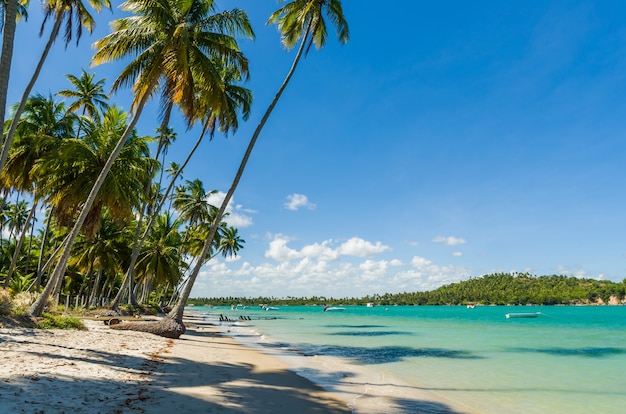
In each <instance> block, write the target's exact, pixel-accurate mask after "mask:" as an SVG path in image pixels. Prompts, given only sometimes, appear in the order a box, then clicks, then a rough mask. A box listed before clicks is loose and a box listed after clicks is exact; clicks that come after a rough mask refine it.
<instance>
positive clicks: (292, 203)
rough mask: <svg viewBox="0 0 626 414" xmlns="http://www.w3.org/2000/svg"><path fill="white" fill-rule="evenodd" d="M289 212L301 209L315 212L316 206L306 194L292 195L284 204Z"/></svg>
mask: <svg viewBox="0 0 626 414" xmlns="http://www.w3.org/2000/svg"><path fill="white" fill-rule="evenodd" d="M283 206H284V207H285V208H286V209H287V210H291V211H296V210H299V209H301V208H303V207H304V208H308V209H309V210H313V209H314V208H315V207H316V205H315V204H313V203H311V202H310V201H309V198H308V197H307V196H305V195H304V194H291V195H288V196H287V200H286V201H285V203H284V204H283Z"/></svg>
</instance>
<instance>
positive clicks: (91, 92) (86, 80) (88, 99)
mask: <svg viewBox="0 0 626 414" xmlns="http://www.w3.org/2000/svg"><path fill="white" fill-rule="evenodd" d="M65 76H66V77H67V79H68V80H69V81H70V83H71V84H72V86H74V89H63V90H62V91H59V92H57V95H61V96H64V97H66V98H73V99H74V102H72V103H71V104H70V105H69V106H68V107H67V110H68V111H69V112H78V111H80V110H81V109H82V112H81V115H85V114H87V115H89V116H90V117H91V118H97V117H99V116H100V112H103V111H106V110H107V108H108V107H109V104H108V102H107V101H108V100H109V97H108V96H107V95H106V94H105V93H104V82H105V80H104V79H100V80H99V81H97V82H94V78H95V76H96V75H95V74H94V73H87V72H86V71H85V70H84V69H83V72H82V74H81V76H80V78H78V77H76V76H74V75H71V74H68V75H65ZM76 135H77V136H79V135H80V134H78V133H77V134H76Z"/></svg>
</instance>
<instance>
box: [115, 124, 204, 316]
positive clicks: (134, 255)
mask: <svg viewBox="0 0 626 414" xmlns="http://www.w3.org/2000/svg"><path fill="white" fill-rule="evenodd" d="M205 133H206V128H204V129H203V130H202V133H201V134H200V136H199V137H198V140H197V141H196V143H195V144H194V146H193V148H192V149H191V151H189V154H187V158H186V159H185V162H184V163H183V165H182V166H181V167H180V168H179V169H178V171H176V174H174V176H173V177H172V179H171V180H170V183H169V185H168V186H167V190H165V193H164V194H163V198H162V199H161V201H160V202H159V205H158V206H157V207H156V208H154V209H153V211H152V214H150V219H149V220H148V224H146V228H145V229H144V231H143V235H142V236H141V240H140V241H139V243H137V244H134V245H133V246H134V247H133V252H132V255H131V257H130V265H129V266H128V270H127V271H126V275H125V276H124V280H123V282H122V288H121V289H120V291H119V292H118V293H117V295H115V298H114V299H113V302H111V304H110V305H109V308H110V309H112V310H117V308H118V307H119V304H120V301H121V300H122V295H123V291H124V289H125V287H126V285H127V284H130V287H129V291H130V292H132V282H131V281H130V278H132V277H133V273H134V270H133V269H134V268H135V264H136V263H137V258H138V257H139V253H140V252H141V248H142V247H143V244H144V243H145V241H146V239H147V238H148V233H149V232H150V229H152V225H153V224H154V221H155V220H156V218H157V216H158V215H159V212H160V211H161V209H162V208H163V204H165V200H167V197H168V196H169V194H170V191H172V188H174V183H176V180H177V179H178V176H179V175H180V174H181V173H182V171H183V169H184V168H185V166H186V165H187V164H188V163H189V160H190V159H191V157H192V156H193V154H194V153H195V152H196V150H197V149H198V147H199V146H200V143H201V142H202V139H203V138H204V135H205ZM142 214H143V213H142ZM141 217H143V215H142V216H141ZM140 223H141V221H140ZM139 227H140V226H139V225H138V226H137V229H139ZM135 235H137V234H136V232H135ZM133 305H134V304H133Z"/></svg>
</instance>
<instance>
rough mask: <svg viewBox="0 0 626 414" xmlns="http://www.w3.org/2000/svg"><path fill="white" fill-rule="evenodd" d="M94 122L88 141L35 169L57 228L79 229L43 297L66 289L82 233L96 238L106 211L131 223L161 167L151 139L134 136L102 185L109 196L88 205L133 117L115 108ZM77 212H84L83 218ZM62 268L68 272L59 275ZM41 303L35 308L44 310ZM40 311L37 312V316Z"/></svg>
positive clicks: (66, 147) (68, 144)
mask: <svg viewBox="0 0 626 414" xmlns="http://www.w3.org/2000/svg"><path fill="white" fill-rule="evenodd" d="M93 121H94V122H93V123H85V124H84V127H85V134H84V139H76V138H70V139H65V140H63V141H62V142H61V144H60V145H59V148H58V151H57V152H55V153H49V154H47V155H46V156H44V157H42V158H41V159H40V160H39V161H38V162H37V163H36V164H35V166H34V168H33V171H34V174H36V175H37V176H38V177H39V179H40V185H41V189H42V192H43V193H44V194H46V201H47V202H48V203H49V204H50V205H52V206H53V207H54V215H55V217H56V220H57V223H58V224H59V225H61V226H67V227H71V226H72V225H73V226H74V227H73V228H72V230H71V231H70V234H72V232H74V234H73V235H72V236H71V237H72V239H71V242H70V239H69V238H68V239H67V240H66V241H64V248H63V252H62V254H61V257H60V259H59V261H58V262H57V265H56V268H55V271H54V272H53V274H52V276H51V277H50V279H49V281H48V284H47V285H46V287H45V289H44V291H43V292H42V296H46V295H47V296H49V295H50V294H51V293H52V292H53V291H54V290H55V289H56V287H57V286H60V281H61V280H62V276H63V274H64V271H65V267H66V266H67V261H68V259H69V257H70V252H71V250H70V249H71V248H72V245H73V243H74V240H75V239H76V237H77V235H78V232H79V231H82V232H83V233H84V234H85V236H86V237H87V238H90V239H93V237H94V236H95V234H96V232H97V230H98V226H99V224H100V223H101V220H100V218H101V215H102V211H103V210H104V209H105V208H106V209H107V210H108V211H109V213H110V214H111V217H112V218H113V219H114V220H116V221H117V223H118V224H119V225H121V226H124V225H125V224H127V223H128V222H129V221H130V219H131V218H132V216H133V208H136V207H137V206H138V205H139V203H140V201H141V197H142V189H143V183H144V182H145V181H146V179H147V178H148V175H149V174H150V171H153V170H154V168H155V163H156V162H155V161H154V160H153V159H152V158H150V150H149V146H148V142H149V138H148V137H139V136H137V135H136V134H134V133H133V134H131V135H130V136H129V137H128V138H127V139H126V140H125V143H126V145H125V146H123V147H122V148H120V152H119V154H118V157H117V158H116V160H115V162H114V163H112V165H111V167H110V168H109V170H110V171H111V174H107V175H106V176H105V177H104V178H103V179H102V181H101V182H99V183H98V185H99V186H100V187H102V190H103V191H102V192H101V194H100V195H99V196H98V198H97V200H95V199H94V200H91V203H90V205H89V207H86V206H85V200H86V199H88V198H89V196H90V195H91V192H90V189H91V188H93V186H94V185H95V184H94V183H97V182H98V180H100V179H101V171H102V169H103V168H104V166H105V165H106V163H107V162H108V161H109V160H110V154H111V152H112V151H113V150H114V148H115V147H117V143H118V141H117V140H118V137H119V136H121V135H122V134H124V133H125V131H126V129H127V114H125V113H124V112H122V111H121V110H120V109H119V108H117V107H114V106H113V107H109V109H108V110H107V112H106V113H105V114H104V116H103V119H102V120H101V121H98V120H93ZM81 208H82V209H83V210H82V211H81ZM77 211H80V214H78V217H79V218H78V219H77V218H76V217H77V213H76V212H77ZM77 223H80V226H78V225H77ZM61 268H62V270H63V272H60V271H59V269H61ZM39 299H41V297H40V298H39ZM39 299H38V301H39ZM38 301H37V302H35V304H33V306H35V305H37V306H40V304H39V303H38ZM38 311H39V309H34V308H33V307H31V312H33V313H34V314H36V312H38ZM41 311H43V308H42V309H41Z"/></svg>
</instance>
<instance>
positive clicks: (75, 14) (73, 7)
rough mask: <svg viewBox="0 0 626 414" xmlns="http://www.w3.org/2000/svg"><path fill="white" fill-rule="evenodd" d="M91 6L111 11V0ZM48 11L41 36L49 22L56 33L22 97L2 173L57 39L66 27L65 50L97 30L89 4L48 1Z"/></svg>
mask: <svg viewBox="0 0 626 414" xmlns="http://www.w3.org/2000/svg"><path fill="white" fill-rule="evenodd" d="M88 1H89V3H90V4H91V6H92V7H93V8H94V9H95V10H96V11H97V12H100V10H102V7H107V8H109V9H110V8H111V3H110V2H109V0H88ZM43 7H44V20H43V23H42V24H41V30H40V32H39V35H40V36H41V35H42V34H43V31H44V28H45V25H46V22H47V21H48V19H52V20H54V23H53V26H52V30H51V32H50V37H49V38H48V42H47V43H46V46H45V47H44V50H43V52H42V54H41V57H40V58H39V62H38V63H37V66H36V68H35V72H34V73H33V76H32V77H31V79H30V81H29V82H28V85H26V89H25V90H24V93H23V94H22V99H21V100H20V103H19V105H18V107H17V109H16V111H15V115H14V117H13V121H12V122H11V126H10V127H9V132H8V133H7V136H6V139H5V140H4V144H3V146H2V153H0V171H2V169H3V168H4V164H5V162H6V159H7V156H8V153H9V148H10V146H11V144H12V143H13V138H14V136H15V131H16V129H17V122H18V121H19V119H20V117H21V115H22V111H23V110H24V106H25V105H26V101H27V100H28V96H29V95H30V92H31V91H32V89H33V87H34V86H35V83H36V82H37V78H38V77H39V74H40V73H41V69H42V68H43V65H44V63H45V61H46V58H47V57H48V54H49V53H50V49H51V48H52V45H53V44H54V42H55V40H56V39H57V37H58V35H59V33H60V31H61V25H63V24H64V25H65V33H64V35H63V38H64V40H65V47H67V46H68V44H69V42H70V41H71V40H72V36H74V34H73V32H74V31H76V44H77V45H78V42H79V41H80V38H81V36H82V33H83V27H85V28H86V29H87V31H89V32H90V33H91V32H92V31H93V28H94V27H95V20H94V18H93V17H92V16H91V14H89V12H88V11H87V8H86V7H85V4H84V3H83V2H82V1H81V0H47V1H45V2H44V4H43Z"/></svg>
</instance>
